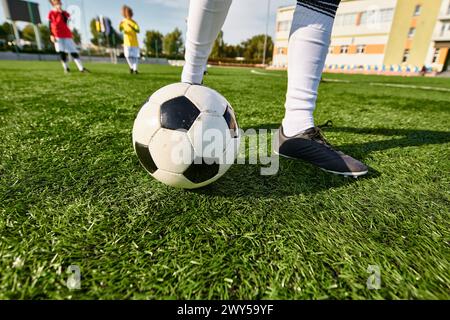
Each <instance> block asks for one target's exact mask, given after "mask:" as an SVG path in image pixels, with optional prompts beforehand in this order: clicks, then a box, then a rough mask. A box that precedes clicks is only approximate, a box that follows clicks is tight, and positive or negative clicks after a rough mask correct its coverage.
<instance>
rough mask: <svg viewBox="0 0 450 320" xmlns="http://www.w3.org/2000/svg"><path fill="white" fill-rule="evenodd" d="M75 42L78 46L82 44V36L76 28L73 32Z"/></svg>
mask: <svg viewBox="0 0 450 320" xmlns="http://www.w3.org/2000/svg"><path fill="white" fill-rule="evenodd" d="M72 36H73V42H75V43H76V44H78V45H79V44H81V35H80V33H79V32H78V30H77V29H76V28H74V29H73V30H72Z"/></svg>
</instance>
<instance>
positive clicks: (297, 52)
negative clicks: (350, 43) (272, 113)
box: [283, 1, 339, 136]
mask: <svg viewBox="0 0 450 320" xmlns="http://www.w3.org/2000/svg"><path fill="white" fill-rule="evenodd" d="M330 2H331V1H330ZM335 2H337V3H336V4H334V7H335V9H336V7H337V4H338V3H339V1H335ZM309 3H311V1H310V2H309ZM322 3H323V1H322ZM329 5H330V6H333V5H332V4H329ZM319 11H320V10H319V9H316V8H314V7H311V9H309V8H306V7H305V6H303V5H300V3H299V5H297V9H296V10H295V13H294V20H293V23H292V29H291V35H290V39H289V48H288V90H287V95H286V105H285V106H286V114H285V117H284V120H283V131H284V134H285V135H286V136H294V135H297V134H298V133H300V132H302V131H305V130H307V129H309V128H312V127H314V117H313V113H314V109H315V107H316V100H317V91H318V88H319V84H320V79H321V77H322V72H323V68H324V64H325V59H326V57H327V53H328V48H329V46H330V39H331V31H332V28H333V22H334V18H333V17H334V15H333V14H329V13H328V14H324V13H322V12H319ZM334 11H335V10H334Z"/></svg>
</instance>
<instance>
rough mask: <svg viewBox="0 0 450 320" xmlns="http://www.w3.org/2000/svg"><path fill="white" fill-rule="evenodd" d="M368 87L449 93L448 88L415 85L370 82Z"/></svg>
mask: <svg viewBox="0 0 450 320" xmlns="http://www.w3.org/2000/svg"><path fill="white" fill-rule="evenodd" d="M370 85H371V86H379V87H392V88H405V89H420V90H428V91H444V92H450V88H441V87H427V86H415V85H409V84H396V83H379V82H371V83H370Z"/></svg>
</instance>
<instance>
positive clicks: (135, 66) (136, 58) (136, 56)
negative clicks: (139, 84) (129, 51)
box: [132, 47, 139, 74]
mask: <svg viewBox="0 0 450 320" xmlns="http://www.w3.org/2000/svg"><path fill="white" fill-rule="evenodd" d="M138 65H139V48H138V47H135V48H133V66H132V67H133V71H134V73H136V74H137V73H139V72H138Z"/></svg>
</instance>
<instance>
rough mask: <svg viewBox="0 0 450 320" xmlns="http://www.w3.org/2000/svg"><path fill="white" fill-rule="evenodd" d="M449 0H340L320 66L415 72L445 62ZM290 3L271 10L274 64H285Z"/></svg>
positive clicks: (449, 32) (449, 27)
mask: <svg viewBox="0 0 450 320" xmlns="http://www.w3.org/2000/svg"><path fill="white" fill-rule="evenodd" d="M449 2H450V0H343V1H342V2H341V5H340V7H339V10H338V12H337V14H336V19H335V23H334V28H333V35H332V40H331V46H330V51H329V54H328V57H327V61H326V68H327V69H329V70H335V71H351V72H357V71H364V72H367V71H369V72H382V71H383V72H386V73H389V72H418V71H420V70H421V69H422V67H423V66H427V67H428V68H433V69H435V70H437V71H441V70H442V69H444V68H446V66H448V56H449V55H448V48H449V43H450V39H449V38H450V8H449ZM294 10H295V6H290V7H283V8H279V9H278V12H277V23H276V35H275V48H274V58H273V66H274V67H282V68H283V67H286V66H287V48H288V39H289V30H290V26H291V24H292V17H293V14H294Z"/></svg>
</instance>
